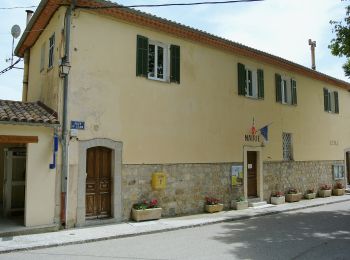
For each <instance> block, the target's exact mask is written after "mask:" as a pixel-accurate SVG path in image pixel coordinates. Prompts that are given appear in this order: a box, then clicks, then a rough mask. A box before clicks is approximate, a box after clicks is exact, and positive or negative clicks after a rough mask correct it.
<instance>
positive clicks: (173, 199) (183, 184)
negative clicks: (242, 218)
mask: <svg viewBox="0 0 350 260" xmlns="http://www.w3.org/2000/svg"><path fill="white" fill-rule="evenodd" d="M336 163H338V164H339V163H344V162H343V161H312V162H264V164H263V182H264V183H263V188H264V200H266V201H268V202H269V201H270V196H271V193H272V192H275V191H284V192H286V191H287V190H288V189H289V188H291V187H293V188H297V189H298V190H299V191H301V192H303V193H304V192H305V191H306V190H307V189H310V188H314V189H315V190H318V188H319V186H320V185H321V184H334V183H335V181H334V180H333V174H332V165H333V164H336ZM235 164H239V163H218V164H167V165H123V168H122V196H123V198H122V201H123V219H124V220H127V219H129V218H130V211H131V207H132V205H133V204H134V203H137V202H140V201H142V200H150V199H157V200H158V201H159V205H160V206H161V207H162V208H163V213H162V215H163V216H164V217H170V216H179V215H188V214H198V213H202V212H203V210H204V202H205V197H206V196H212V197H215V198H218V199H220V200H221V201H222V202H223V203H224V208H225V209H229V208H230V203H231V200H234V199H236V198H237V197H238V196H242V195H243V194H244V193H243V186H238V187H232V186H231V179H230V176H231V166H232V165H235ZM154 172H164V173H166V175H167V185H166V189H165V190H162V191H153V190H152V186H151V179H152V173H154ZM343 183H344V184H345V180H344V181H343Z"/></svg>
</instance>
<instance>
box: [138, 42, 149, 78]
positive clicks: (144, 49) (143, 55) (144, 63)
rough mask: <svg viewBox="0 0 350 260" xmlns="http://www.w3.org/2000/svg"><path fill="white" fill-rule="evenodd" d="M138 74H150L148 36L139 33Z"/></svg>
mask: <svg viewBox="0 0 350 260" xmlns="http://www.w3.org/2000/svg"><path fill="white" fill-rule="evenodd" d="M136 48H137V49H136V76H143V77H147V74H148V38H146V37H144V36H141V35H137V47H136Z"/></svg>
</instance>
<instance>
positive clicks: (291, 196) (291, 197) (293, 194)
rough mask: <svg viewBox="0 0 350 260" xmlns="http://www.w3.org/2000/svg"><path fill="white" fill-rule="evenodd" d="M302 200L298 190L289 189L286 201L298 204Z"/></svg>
mask: <svg viewBox="0 0 350 260" xmlns="http://www.w3.org/2000/svg"><path fill="white" fill-rule="evenodd" d="M300 200H301V193H300V192H298V190H297V189H296V188H289V190H288V192H287V194H286V201H288V202H297V201H300Z"/></svg>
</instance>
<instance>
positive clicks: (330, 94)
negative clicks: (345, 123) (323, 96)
mask: <svg viewBox="0 0 350 260" xmlns="http://www.w3.org/2000/svg"><path fill="white" fill-rule="evenodd" d="M324 90H326V91H327V102H328V108H327V110H326V109H325V112H328V113H331V114H339V94H338V91H336V90H330V89H329V88H324ZM336 95H337V98H336ZM336 99H337V101H336ZM337 102H338V104H336V103H337ZM323 105H324V106H326V104H323ZM337 108H338V109H337Z"/></svg>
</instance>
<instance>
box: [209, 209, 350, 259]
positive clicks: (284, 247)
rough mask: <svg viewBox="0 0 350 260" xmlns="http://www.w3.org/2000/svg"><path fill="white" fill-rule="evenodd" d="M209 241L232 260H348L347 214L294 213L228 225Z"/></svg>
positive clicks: (349, 232)
mask: <svg viewBox="0 0 350 260" xmlns="http://www.w3.org/2000/svg"><path fill="white" fill-rule="evenodd" d="M224 229H227V232H224V233H222V234H221V235H219V236H215V237H213V239H215V240H219V241H221V242H223V243H226V244H232V250H231V253H232V255H233V256H234V258H235V259H269V260H271V259H350V211H349V210H348V211H321V212H320V211H319V212H310V213H306V212H294V213H287V214H278V215H272V216H266V217H263V218H256V219H250V220H247V221H244V222H233V223H228V224H227V225H225V226H224Z"/></svg>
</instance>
